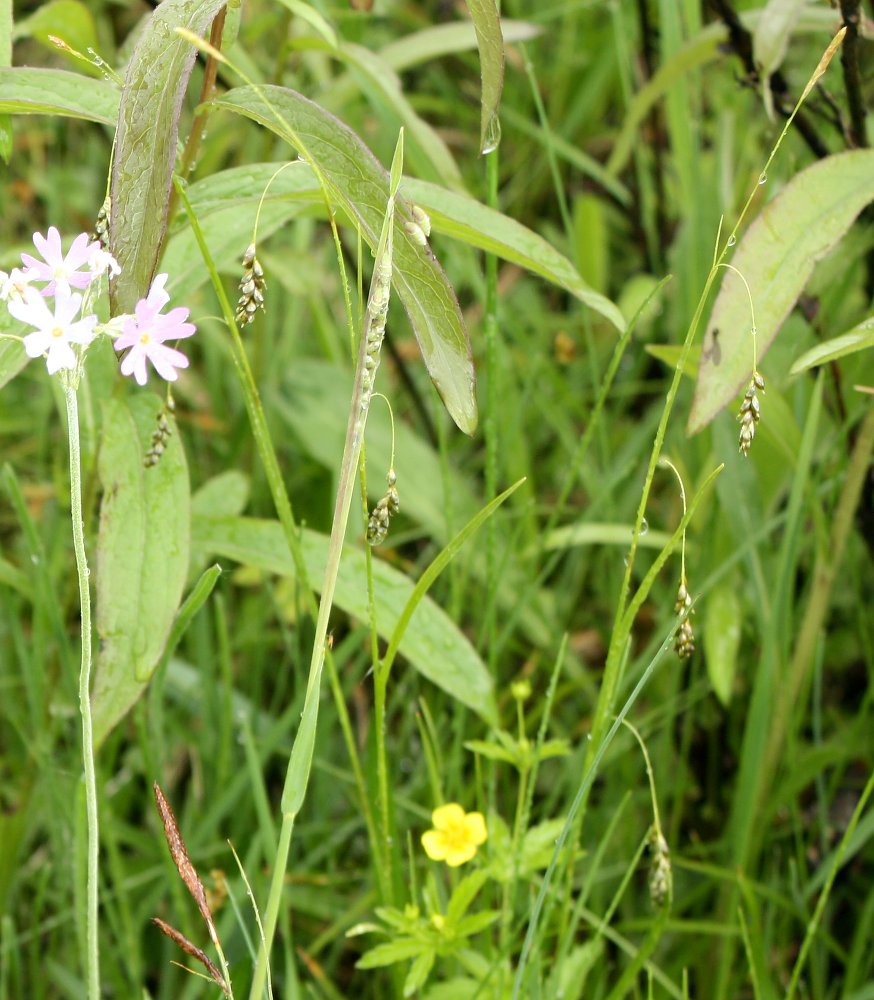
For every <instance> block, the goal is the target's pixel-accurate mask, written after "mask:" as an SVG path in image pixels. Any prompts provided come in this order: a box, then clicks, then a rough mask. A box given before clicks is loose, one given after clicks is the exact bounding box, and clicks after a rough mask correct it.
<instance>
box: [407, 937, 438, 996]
mask: <svg viewBox="0 0 874 1000" xmlns="http://www.w3.org/2000/svg"><path fill="white" fill-rule="evenodd" d="M436 957H437V953H436V952H435V951H434V950H433V948H429V949H428V951H423V952H422V954H421V955H419V956H418V957H417V958H416V959H415V961H414V962H413V964H412V965H411V966H410V971H409V972H408V973H407V978H406V979H405V980H404V996H405V997H411V996H414V995H415V994H416V992H417V991H418V990H420V989H421V988H422V987H423V986H424V985H425V982H426V980H427V979H428V976H429V974H430V972H431V969H432V968H433V967H434V959H435V958H436Z"/></svg>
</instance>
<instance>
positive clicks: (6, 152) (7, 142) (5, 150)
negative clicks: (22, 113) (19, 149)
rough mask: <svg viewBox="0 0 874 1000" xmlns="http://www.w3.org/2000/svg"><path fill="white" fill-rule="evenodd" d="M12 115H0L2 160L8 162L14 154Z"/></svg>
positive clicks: (0, 154) (0, 157)
mask: <svg viewBox="0 0 874 1000" xmlns="http://www.w3.org/2000/svg"><path fill="white" fill-rule="evenodd" d="M12 146H13V138H12V116H11V115H0V160H3V162H4V163H8V162H9V160H10V158H11V156H12Z"/></svg>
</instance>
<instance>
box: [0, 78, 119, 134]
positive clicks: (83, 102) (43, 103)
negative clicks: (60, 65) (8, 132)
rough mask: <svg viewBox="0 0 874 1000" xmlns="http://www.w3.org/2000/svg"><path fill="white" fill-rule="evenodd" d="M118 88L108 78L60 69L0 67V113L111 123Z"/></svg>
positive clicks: (117, 98) (113, 117)
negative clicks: (54, 116)
mask: <svg viewBox="0 0 874 1000" xmlns="http://www.w3.org/2000/svg"><path fill="white" fill-rule="evenodd" d="M119 98H120V91H119V89H118V87H116V86H115V84H114V83H110V82H109V81H108V80H92V79H91V77H89V76H83V75H82V74H81V73H69V72H67V70H64V69H30V68H29V67H21V66H16V67H15V68H14V69H0V113H6V114H13V115H62V116H64V117H66V118H84V119H85V120H86V121H91V122H100V123H101V124H103V125H115V122H116V119H117V117H118V103H119Z"/></svg>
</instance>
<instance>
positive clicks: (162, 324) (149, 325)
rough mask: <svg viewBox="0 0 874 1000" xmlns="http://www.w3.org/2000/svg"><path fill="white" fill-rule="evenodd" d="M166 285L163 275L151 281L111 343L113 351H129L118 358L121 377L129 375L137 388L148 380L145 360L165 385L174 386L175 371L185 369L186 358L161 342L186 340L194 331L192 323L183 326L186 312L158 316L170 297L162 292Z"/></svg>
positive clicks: (178, 310)
mask: <svg viewBox="0 0 874 1000" xmlns="http://www.w3.org/2000/svg"><path fill="white" fill-rule="evenodd" d="M166 283H167V275H166V274H159V275H158V276H157V277H156V278H155V280H154V281H153V282H152V287H151V288H150V289H149V294H148V295H147V296H146V298H144V299H140V301H139V302H137V304H136V306H135V307H134V314H133V316H126V317H125V318H124V323H123V327H122V333H121V336H120V337H119V338H118V339H117V340H116V341H115V349H116V350H117V351H122V350H124V349H125V348H126V347H129V348H130V350H129V351H128V353H127V354H126V355H125V356H124V358H122V362H121V373H122V375H131V374H132V375H133V376H134V378H135V379H136V380H137V382H139V384H140V385H145V384H146V382H147V380H148V377H149V376H148V372H147V371H146V360H147V359H148V360H149V361H151V362H152V364H153V365H154V366H155V371H156V372H157V373H158V374H159V375H160V376H161V378H163V379H166V380H167V381H168V382H175V381H176V379H177V378H178V377H179V373H178V372H177V371H176V369H177V368H187V367H188V358H186V357H185V355H184V354H183V353H182V352H181V351H177V350H175V348H172V347H168V346H167V345H166V343H165V341H167V340H181V339H182V338H183V337H190V336H191V335H192V334H193V333H194V332H195V330H196V329H197V328H196V327H195V325H194V324H193V323H186V322H185V320H186V319H188V310H187V309H183V308H180V307H177V308H176V309H171V310H170V312H168V313H167V314H166V316H162V315H161V310H162V309H163V308H164V306H165V305H167V303H168V302H169V301H170V296H169V295H168V294H167V292H165V291H164V285H165V284H166Z"/></svg>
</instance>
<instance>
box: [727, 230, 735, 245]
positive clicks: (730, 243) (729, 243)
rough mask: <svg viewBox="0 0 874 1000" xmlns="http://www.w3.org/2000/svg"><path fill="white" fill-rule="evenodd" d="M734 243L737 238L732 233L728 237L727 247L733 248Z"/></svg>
mask: <svg viewBox="0 0 874 1000" xmlns="http://www.w3.org/2000/svg"><path fill="white" fill-rule="evenodd" d="M735 243H737V237H736V236H735V235H734V233H732V234H731V236H729V238H728V245H729V246H730V247H733V246H734V245H735Z"/></svg>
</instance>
